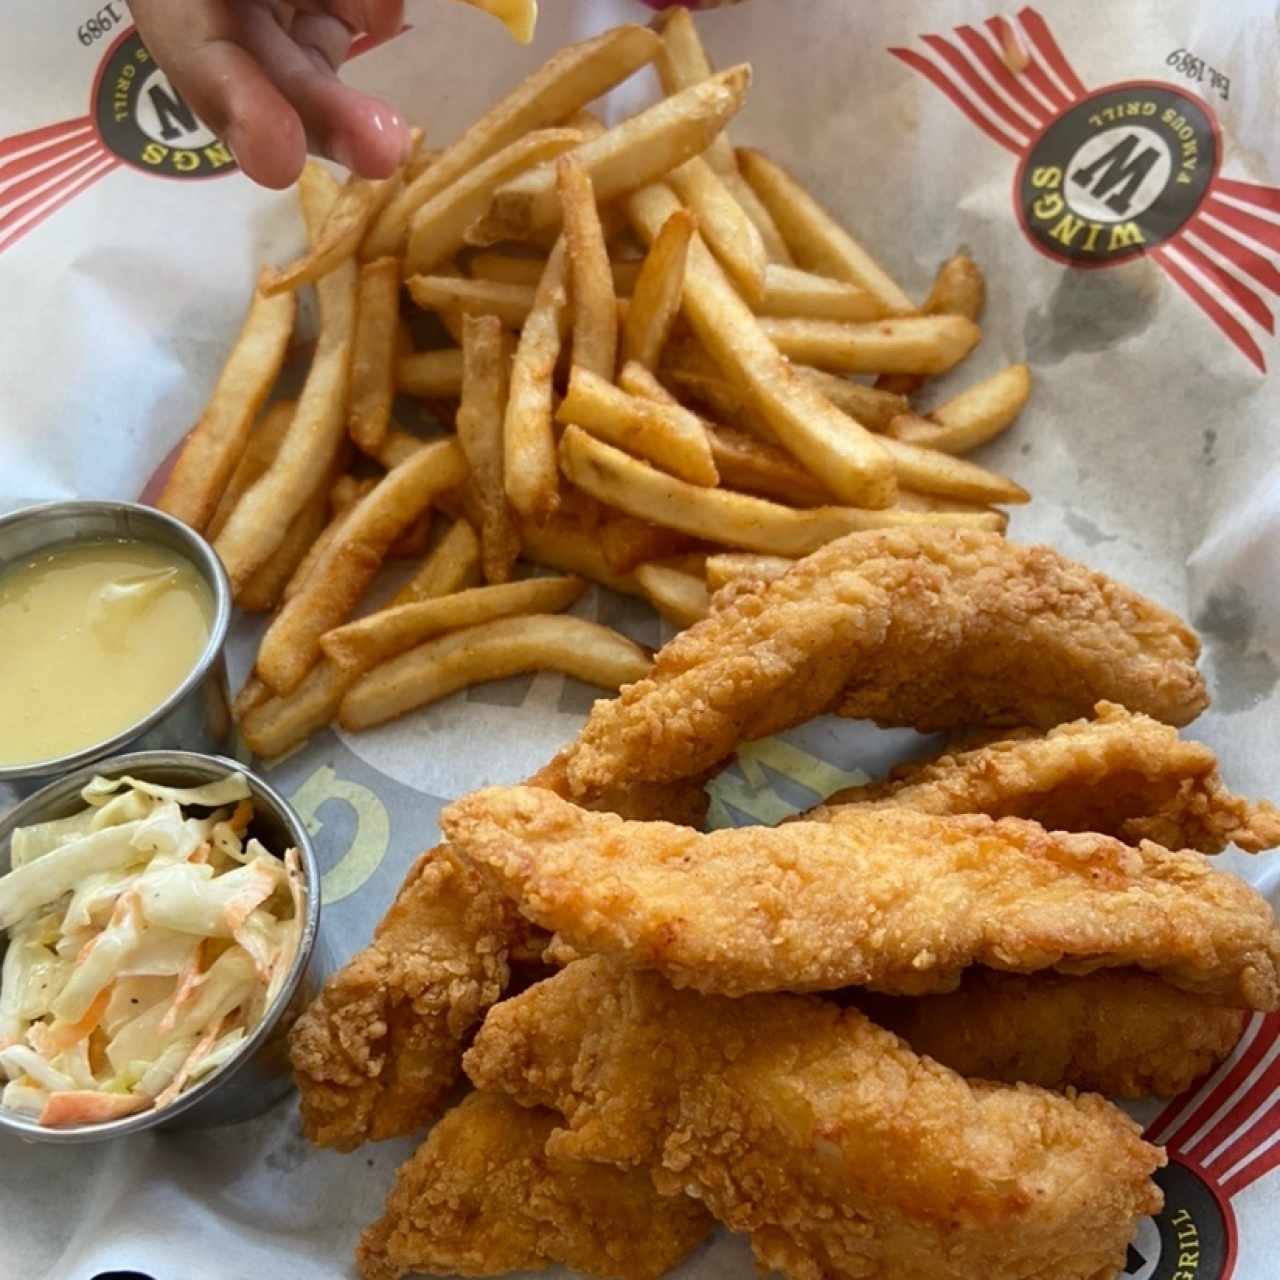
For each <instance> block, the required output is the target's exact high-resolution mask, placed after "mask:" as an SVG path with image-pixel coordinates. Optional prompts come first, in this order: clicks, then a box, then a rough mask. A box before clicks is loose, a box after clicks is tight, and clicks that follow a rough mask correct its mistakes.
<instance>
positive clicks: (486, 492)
mask: <svg viewBox="0 0 1280 1280" xmlns="http://www.w3.org/2000/svg"><path fill="white" fill-rule="evenodd" d="M510 377H511V341H510V339H509V338H508V336H507V335H506V334H505V333H504V332H503V329H502V325H501V324H500V323H499V321H498V319H497V317H496V316H468V317H467V318H466V321H465V324H464V328H463V333H462V403H461V404H460V405H459V406H458V443H459V444H460V445H461V446H462V451H463V453H465V454H466V456H467V465H468V466H469V468H470V470H471V476H470V479H469V481H468V483H469V485H470V486H471V490H472V492H473V493H474V494H475V500H476V505H477V506H478V508H479V510H480V547H481V561H482V563H483V565H484V576H485V580H486V581H487V582H490V583H497V582H506V581H507V580H508V579H509V578H510V577H511V566H512V565H513V564H515V562H516V559H517V557H518V556H519V555H520V531H519V529H517V528H516V522H515V516H514V514H513V513H512V510H511V506H510V504H509V503H508V502H507V491H506V488H505V486H504V484H503V476H502V470H503V442H502V432H503V420H504V418H505V417H506V412H507V396H508V388H509V381H510Z"/></svg>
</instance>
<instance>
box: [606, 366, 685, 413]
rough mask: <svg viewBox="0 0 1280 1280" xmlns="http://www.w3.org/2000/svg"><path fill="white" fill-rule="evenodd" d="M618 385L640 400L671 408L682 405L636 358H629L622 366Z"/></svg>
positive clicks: (677, 407) (681, 406)
mask: <svg viewBox="0 0 1280 1280" xmlns="http://www.w3.org/2000/svg"><path fill="white" fill-rule="evenodd" d="M618 386H619V387H621V388H622V390H623V391H625V392H626V393H627V394H628V395H632V396H639V397H640V398H641V399H642V400H652V401H653V402H654V403H655V404H662V405H666V406H667V407H668V408H672V409H680V408H683V407H684V406H683V405H681V403H680V401H679V400H677V399H676V397H675V396H673V395H672V394H671V392H670V391H668V390H667V389H666V387H664V386H663V385H662V383H661V382H659V381H658V378H657V375H656V374H654V373H652V372H651V371H650V370H649V369H647V368H646V367H645V366H644V365H642V364H641V363H640V362H639V361H637V360H631V361H629V362H628V363H627V364H624V365H623V366H622V369H621V371H620V372H619V374H618Z"/></svg>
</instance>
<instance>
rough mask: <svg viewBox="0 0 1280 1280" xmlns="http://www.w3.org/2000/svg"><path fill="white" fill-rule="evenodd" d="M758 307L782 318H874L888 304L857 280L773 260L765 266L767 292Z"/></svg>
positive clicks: (765, 289)
mask: <svg viewBox="0 0 1280 1280" xmlns="http://www.w3.org/2000/svg"><path fill="white" fill-rule="evenodd" d="M756 310H757V311H758V312H759V313H760V314H761V315H762V316H777V317H779V318H786V317H792V316H795V317H800V318H802V319H807V320H855V321H856V320H874V319H875V318H876V317H877V316H879V315H880V314H881V313H882V312H883V310H884V308H883V307H882V306H881V305H880V301H879V299H878V298H875V297H873V296H872V295H871V294H869V293H868V292H867V291H866V290H865V289H861V288H859V287H858V286H857V285H856V284H846V283H845V282H844V281H843V280H832V279H830V278H829V277H828V276H816V275H814V274H813V273H812V272H810V271H801V270H800V269H799V268H797V267H784V266H781V265H779V264H778V263H776V262H771V263H769V265H768V266H767V267H766V268H765V273H764V293H763V295H762V296H761V298H760V300H759V302H758V304H757V306H756Z"/></svg>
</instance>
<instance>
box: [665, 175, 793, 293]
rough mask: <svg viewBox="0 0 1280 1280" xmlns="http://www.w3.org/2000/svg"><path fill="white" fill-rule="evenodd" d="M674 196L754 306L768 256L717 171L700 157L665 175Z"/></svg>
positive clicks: (762, 291)
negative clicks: (674, 193) (681, 201)
mask: <svg viewBox="0 0 1280 1280" xmlns="http://www.w3.org/2000/svg"><path fill="white" fill-rule="evenodd" d="M667 181H668V182H669V183H670V184H671V185H672V186H673V187H674V188H675V191H676V195H678V196H679V197H680V199H681V200H683V201H684V203H685V206H686V207H687V208H688V209H689V210H690V212H691V213H692V214H693V216H694V217H695V218H697V220H698V230H699V231H700V232H701V233H702V238H703V240H704V241H705V242H706V245H707V248H708V249H710V250H711V252H712V253H713V254H715V256H716V258H717V259H719V261H720V265H721V266H722V267H724V269H725V270H726V271H727V272H728V273H729V277H730V279H732V281H733V282H734V284H736V285H737V286H738V289H739V290H740V291H741V293H742V295H743V296H744V297H745V298H746V300H747V301H748V302H749V303H750V304H751V305H752V306H753V307H754V306H758V305H759V304H760V302H761V301H762V300H763V298H764V294H765V268H766V267H767V266H768V264H769V255H768V254H767V253H766V252H765V247H764V240H763V239H762V238H761V235H760V232H759V231H757V230H756V224H755V223H754V222H752V221H751V219H750V218H748V217H747V215H746V214H745V213H744V212H743V209H742V206H741V205H740V204H739V203H738V202H737V201H736V200H735V199H734V198H733V194H732V192H730V190H729V188H728V187H727V186H725V184H724V182H723V180H722V179H721V178H720V176H719V175H718V174H717V173H716V171H715V170H714V169H713V168H712V167H711V166H710V165H709V164H708V163H707V162H706V160H704V159H703V158H702V157H701V156H694V157H693V159H692V160H686V161H685V162H684V164H682V165H681V166H680V167H679V168H678V169H672V170H671V172H670V173H669V174H667Z"/></svg>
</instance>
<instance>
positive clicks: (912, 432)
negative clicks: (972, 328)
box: [889, 364, 1031, 453]
mask: <svg viewBox="0 0 1280 1280" xmlns="http://www.w3.org/2000/svg"><path fill="white" fill-rule="evenodd" d="M1030 394H1031V370H1030V369H1028V368H1027V366H1026V365H1025V364H1011V365H1010V366H1009V367H1008V368H1007V369H1001V371H1000V372H999V373H997V374H994V375H993V376H992V377H990V378H986V379H984V380H983V381H982V382H979V383H978V384H977V385H976V386H972V387H970V388H969V389H968V390H967V391H962V392H961V393H960V394H959V395H958V396H952V398H951V399H950V400H948V401H946V403H944V404H940V405H939V406H938V407H937V408H936V409H934V410H932V411H931V412H930V413H928V414H927V415H926V416H925V417H924V418H919V417H917V416H916V415H914V414H906V415H904V416H902V417H899V418H895V419H894V420H893V421H892V422H891V423H890V424H889V434H890V435H891V436H893V437H894V439H895V440H904V441H906V442H907V443H908V444H918V445H924V446H925V447H926V448H929V449H938V450H940V451H941V452H942V453H967V452H968V451H969V450H970V449H976V448H977V447H978V446H979V445H981V444H986V443H987V441H988V440H994V439H995V437H996V436H998V435H999V434H1000V433H1001V432H1002V431H1004V430H1005V429H1006V428H1007V427H1009V426H1010V424H1012V422H1013V420H1014V419H1015V418H1016V417H1017V416H1018V414H1019V413H1021V412H1022V407H1023V405H1025V404H1026V403H1027V397H1028V396H1030Z"/></svg>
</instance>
